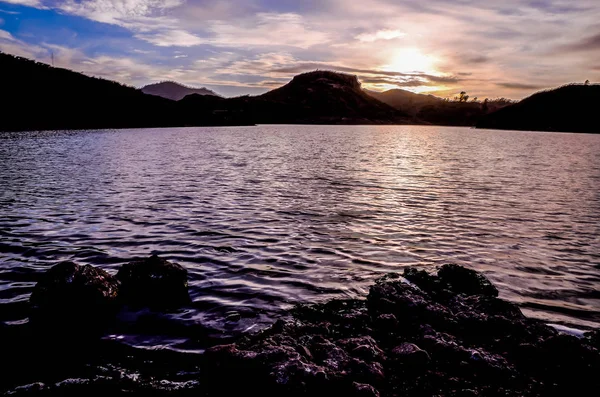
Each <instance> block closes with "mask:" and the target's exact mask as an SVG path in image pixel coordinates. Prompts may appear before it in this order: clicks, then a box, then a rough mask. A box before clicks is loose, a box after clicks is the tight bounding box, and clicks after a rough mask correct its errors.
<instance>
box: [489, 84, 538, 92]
mask: <svg viewBox="0 0 600 397" xmlns="http://www.w3.org/2000/svg"><path fill="white" fill-rule="evenodd" d="M496 85H497V86H498V87H502V88H510V89H511V90H540V89H542V88H548V87H544V86H540V85H536V84H527V83H496Z"/></svg>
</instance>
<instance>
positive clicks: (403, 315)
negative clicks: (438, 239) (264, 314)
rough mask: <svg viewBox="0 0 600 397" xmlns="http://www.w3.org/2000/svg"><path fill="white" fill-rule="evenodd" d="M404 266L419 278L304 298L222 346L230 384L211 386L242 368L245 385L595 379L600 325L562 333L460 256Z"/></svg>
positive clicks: (516, 388)
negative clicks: (347, 294) (461, 263)
mask: <svg viewBox="0 0 600 397" xmlns="http://www.w3.org/2000/svg"><path fill="white" fill-rule="evenodd" d="M404 276H405V278H406V279H408V280H409V281H410V282H411V283H412V284H411V283H406V282H405V281H404V280H402V279H401V278H400V277H399V276H398V275H387V276H385V277H384V278H382V279H380V280H379V281H378V282H376V283H375V285H373V286H372V287H371V288H370V291H369V295H368V297H367V299H366V301H365V300H345V301H342V300H334V301H330V302H327V303H324V304H316V305H303V306H301V307H299V308H297V309H295V310H294V311H293V317H292V318H289V319H286V320H280V321H278V322H277V323H276V324H275V325H273V327H271V328H270V329H267V330H265V331H263V332H261V333H259V334H258V335H254V336H252V337H248V338H244V339H243V340H242V341H240V342H238V343H236V344H234V345H232V346H230V347H227V348H220V350H219V351H220V354H219V355H218V356H217V357H215V356H211V358H210V367H211V368H213V369H214V370H217V374H212V375H209V376H208V378H207V379H206V380H205V384H207V385H209V389H211V390H216V391H217V392H216V393H214V395H219V394H220V395H223V394H227V393H225V392H224V389H223V388H224V387H227V386H226V384H227V382H220V383H218V385H217V387H212V388H211V387H210V385H211V384H213V385H214V384H215V380H216V379H226V378H227V377H228V376H230V375H231V374H245V375H244V376H245V378H244V379H250V380H249V381H248V383H244V385H245V386H246V387H244V388H241V389H239V390H236V391H237V392H238V393H241V392H245V393H260V394H262V395H269V396H271V395H273V396H276V395H284V394H285V395H290V396H310V397H315V396H330V395H349V396H355V395H356V396H359V395H364V396H378V395H380V394H381V395H386V396H409V397H410V396H423V395H438V396H460V395H481V396H483V395H486V396H487V395H490V396H509V395H510V396H545V395H565V394H569V392H570V391H571V392H574V393H572V394H573V395H581V394H584V391H585V390H586V388H588V389H590V390H595V389H596V388H597V381H596V380H595V377H594V375H593V373H594V371H599V370H600V363H599V359H600V355H599V353H598V350H597V349H596V348H595V347H594V345H595V344H596V343H597V338H598V336H597V335H598V334H597V333H596V332H591V333H589V334H588V335H587V336H586V338H585V339H583V340H577V339H575V338H571V337H563V336H558V335H557V333H556V332H555V331H554V330H553V329H551V328H550V327H548V326H546V325H545V324H543V323H541V322H539V321H536V320H532V319H528V318H526V317H525V316H524V315H523V314H522V313H521V311H520V310H519V308H518V307H516V306H515V305H513V304H511V303H509V302H506V301H504V300H501V299H499V298H497V297H496V295H497V290H496V289H495V287H494V286H493V285H491V283H489V281H488V280H487V279H486V278H485V277H483V276H482V275H480V274H478V273H476V272H474V271H472V270H468V269H464V268H461V267H458V266H455V265H446V266H443V267H442V268H441V269H440V271H439V273H438V275H434V274H429V273H426V272H424V271H422V270H417V269H410V268H409V269H406V270H405V272H404ZM250 373H251V374H252V375H251V376H250V375H249V374H250ZM219 374H220V375H219ZM236 376H237V375H236ZM208 394H209V395H213V394H211V393H208ZM230 394H231V393H230Z"/></svg>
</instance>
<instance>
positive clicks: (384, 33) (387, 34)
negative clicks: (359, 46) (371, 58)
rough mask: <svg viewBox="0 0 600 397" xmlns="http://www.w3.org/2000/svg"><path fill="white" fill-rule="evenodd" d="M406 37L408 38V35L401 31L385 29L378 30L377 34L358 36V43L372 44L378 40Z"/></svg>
mask: <svg viewBox="0 0 600 397" xmlns="http://www.w3.org/2000/svg"><path fill="white" fill-rule="evenodd" d="M404 36H406V33H404V32H401V31H399V30H391V29H384V30H378V31H377V32H375V33H361V34H359V35H358V36H356V39H357V40H358V41H364V42H367V43H371V42H373V41H377V40H392V39H397V38H399V37H404Z"/></svg>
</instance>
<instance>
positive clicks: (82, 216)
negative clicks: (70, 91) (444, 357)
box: [0, 125, 600, 350]
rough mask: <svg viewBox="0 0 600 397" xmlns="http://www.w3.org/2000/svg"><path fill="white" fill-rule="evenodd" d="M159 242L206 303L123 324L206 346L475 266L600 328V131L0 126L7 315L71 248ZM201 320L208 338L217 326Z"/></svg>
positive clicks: (123, 249)
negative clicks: (396, 279) (377, 283)
mask: <svg viewBox="0 0 600 397" xmlns="http://www.w3.org/2000/svg"><path fill="white" fill-rule="evenodd" d="M151 253H157V254H159V255H160V256H162V257H164V258H166V259H169V260H172V261H175V262H178V263H179V264H181V265H183V266H185V267H186V268H187V270H188V272H189V277H190V292H191V295H192V298H193V301H194V302H193V304H192V305H191V307H188V308H185V309H184V310H181V311H179V312H176V313H171V314H168V315H159V314H155V313H149V312H141V313H129V314H128V315H125V316H124V318H123V322H124V323H126V324H128V326H127V327H126V331H124V332H122V333H121V334H119V335H113V337H115V338H118V339H122V340H124V341H125V342H127V343H130V344H133V345H136V346H158V345H160V346H171V347H172V348H174V349H188V350H193V349H196V348H199V347H200V345H201V344H202V343H201V342H199V341H197V340H195V338H194V336H193V335H194V334H195V333H196V332H198V330H200V329H202V330H204V331H206V332H207V333H208V334H209V335H210V336H211V337H217V338H220V337H226V336H229V335H232V334H235V333H239V332H244V331H247V330H250V329H256V328H257V327H261V326H264V325H266V324H269V323H270V322H272V321H273V319H275V318H277V317H278V316H281V315H282V314H285V312H286V311H287V310H288V309H289V308H290V307H292V306H293V304H295V303H297V302H303V301H313V302H315V301H319V300H323V299H328V298H332V297H361V296H364V295H365V294H366V293H367V292H368V287H369V285H370V284H371V283H372V282H373V281H374V280H375V279H377V278H378V277H380V276H382V275H384V274H386V273H389V272H394V271H401V270H402V268H403V267H405V266H420V267H422V268H425V269H434V268H435V266H436V265H441V264H444V263H458V264H462V265H464V266H467V267H470V268H473V269H475V270H479V271H482V272H483V273H484V274H486V275H487V276H488V277H489V278H490V279H491V280H492V281H493V282H494V283H495V284H496V285H497V286H498V288H499V289H500V292H501V297H503V298H506V299H509V300H511V301H513V302H516V303H518V304H519V305H520V306H521V308H522V309H523V311H524V312H525V313H526V314H527V315H529V316H533V317H536V318H540V319H544V320H545V321H547V322H550V323H557V324H563V325H567V326H570V327H575V328H586V327H593V326H595V327H597V326H599V325H600V135H585V134H560V133H541V132H513V131H488V130H474V129H468V128H451V127H429V126H275V125H273V126H258V127H232V128H172V129H147V130H118V131H116V130H100V131H58V132H25V133H0V320H1V321H3V322H5V323H6V324H8V325H16V324H21V323H23V322H24V321H26V319H27V300H28V298H29V294H30V293H31V291H32V288H33V286H34V285H35V282H36V280H37V279H38V278H39V275H40V274H41V273H42V272H44V271H45V270H46V269H47V268H48V267H49V266H52V265H53V264H56V263H57V262H59V261H62V260H72V261H75V262H77V263H80V264H92V265H97V266H101V267H102V268H104V269H106V270H108V271H109V272H112V273H115V272H116V270H117V269H118V267H119V266H120V265H121V264H122V263H125V262H127V261H129V260H131V259H132V258H136V257H140V256H148V255H149V254H151ZM204 331H203V332H204Z"/></svg>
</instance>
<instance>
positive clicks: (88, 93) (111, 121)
mask: <svg viewBox="0 0 600 397" xmlns="http://www.w3.org/2000/svg"><path fill="white" fill-rule="evenodd" d="M0 71H1V73H0V87H2V89H1V91H0V95H2V97H3V105H2V116H1V117H0V130H47V129H87V128H127V127H154V126H156V127H161V126H173V125H180V121H179V120H180V115H179V114H178V110H177V107H176V103H175V102H172V101H169V100H166V99H163V98H159V97H154V96H149V95H145V94H144V93H142V92H141V91H139V90H136V89H135V88H132V87H128V86H125V85H122V84H119V83H116V82H113V81H108V80H104V79H99V78H95V77H89V76H86V75H84V74H81V73H76V72H73V71H71V70H67V69H61V68H54V67H51V66H49V65H47V64H44V63H40V62H35V61H32V60H29V59H26V58H21V57H15V56H12V55H8V54H4V53H0Z"/></svg>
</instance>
